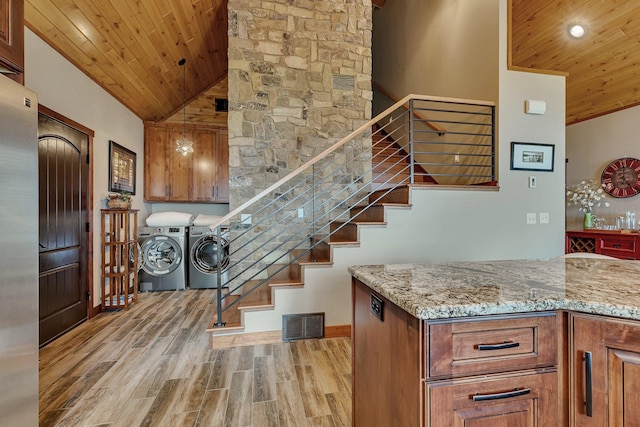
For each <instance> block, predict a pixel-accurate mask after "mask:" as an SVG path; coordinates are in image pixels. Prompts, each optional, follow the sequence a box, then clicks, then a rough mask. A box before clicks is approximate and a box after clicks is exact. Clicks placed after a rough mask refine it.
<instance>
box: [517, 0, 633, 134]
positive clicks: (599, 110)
mask: <svg viewBox="0 0 640 427" xmlns="http://www.w3.org/2000/svg"><path fill="white" fill-rule="evenodd" d="M511 2H512V13H511V28H512V31H511V32H512V39H511V48H512V49H511V54H512V65H514V66H519V67H525V68H535V69H541V70H553V71H559V72H564V73H567V124H571V123H576V122H579V121H583V120H588V119H590V118H594V117H597V116H601V115H603V114H607V113H610V112H613V111H617V110H620V109H623V108H628V107H632V106H635V105H638V104H640V80H639V77H640V1H637V0H538V1H532V0H511ZM574 23H579V24H582V25H584V26H585V27H586V28H587V33H586V36H585V37H583V38H581V39H573V38H571V37H570V36H569V32H568V28H569V25H570V24H574Z"/></svg>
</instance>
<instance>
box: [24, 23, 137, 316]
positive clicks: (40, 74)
mask: <svg viewBox="0 0 640 427" xmlns="http://www.w3.org/2000/svg"><path fill="white" fill-rule="evenodd" d="M24 60H25V86H26V87H28V88H29V89H31V90H33V91H35V92H37V93H38V98H39V102H40V104H42V105H44V106H46V107H48V108H50V109H52V110H54V111H55V112H57V113H59V114H62V115H64V116H66V117H68V118H70V119H71V120H73V121H75V122H78V123H80V124H81V125H83V126H86V127H87V128H89V129H92V130H93V131H94V132H95V136H94V139H93V159H92V163H93V210H94V211H93V227H94V230H93V255H94V257H93V261H94V262H93V295H94V305H98V304H99V303H100V295H101V292H100V253H101V252H100V250H101V249H100V209H101V208H105V207H106V203H105V201H104V199H105V198H106V196H107V193H108V192H109V188H108V173H109V163H108V155H109V140H114V141H116V142H117V143H118V144H120V145H122V146H124V147H127V148H128V149H130V150H132V151H134V152H135V153H136V154H137V158H136V160H137V163H136V195H135V196H134V198H133V207H134V208H136V209H140V213H139V215H140V217H141V218H144V217H146V215H147V212H148V210H149V206H148V205H146V204H145V203H143V200H142V197H143V183H144V179H143V173H144V163H143V153H144V132H143V131H144V128H143V124H142V120H141V119H139V118H138V117H137V116H136V115H135V114H133V113H132V112H131V111H130V110H129V109H127V108H126V107H125V106H124V105H122V104H120V103H119V102H118V101H116V100H115V98H113V97H112V96H111V95H109V94H108V93H107V92H106V91H105V90H104V89H102V88H101V87H100V86H98V85H97V84H96V83H95V82H94V81H93V80H91V79H89V78H88V77H87V76H86V75H85V74H83V73H82V72H81V71H80V70H78V69H77V68H76V67H75V66H74V65H72V64H71V63H70V62H69V61H67V60H66V59H65V58H64V57H62V56H61V55H60V54H58V53H57V52H56V51H55V50H53V49H52V48H51V47H50V46H49V45H47V44H46V43H45V42H44V41H42V40H41V39H40V38H39V37H38V36H36V35H35V34H34V33H33V32H31V31H30V30H29V29H28V28H25V58H24Z"/></svg>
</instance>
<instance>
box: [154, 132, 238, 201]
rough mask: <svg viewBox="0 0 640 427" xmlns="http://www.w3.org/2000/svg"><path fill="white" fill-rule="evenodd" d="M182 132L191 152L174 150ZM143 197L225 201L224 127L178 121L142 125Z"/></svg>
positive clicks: (226, 153) (226, 146) (226, 152)
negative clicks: (184, 152) (176, 122)
mask: <svg viewBox="0 0 640 427" xmlns="http://www.w3.org/2000/svg"><path fill="white" fill-rule="evenodd" d="M183 132H186V137H187V138H188V139H190V140H191V141H193V149H194V152H193V153H192V154H188V155H186V156H183V155H182V154H180V153H179V152H177V151H176V143H175V141H176V140H177V139H181V138H182V136H183ZM144 135H145V137H144V153H145V156H144V165H145V171H144V172H145V177H144V197H145V200H146V201H148V202H197V203H228V202H229V144H228V133H227V130H226V129H220V128H215V127H207V126H193V125H187V126H186V129H185V127H183V125H182V124H180V125H178V124H149V123H145V128H144Z"/></svg>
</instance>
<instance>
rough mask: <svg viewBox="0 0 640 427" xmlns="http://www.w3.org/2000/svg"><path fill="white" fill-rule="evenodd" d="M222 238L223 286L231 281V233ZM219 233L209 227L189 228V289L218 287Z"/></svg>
mask: <svg viewBox="0 0 640 427" xmlns="http://www.w3.org/2000/svg"><path fill="white" fill-rule="evenodd" d="M221 238H222V242H221V243H222V246H221V253H222V258H221V261H222V264H221V265H222V270H221V271H222V274H221V281H222V286H225V285H226V284H227V282H228V281H229V240H228V239H229V231H228V230H224V229H223V232H222V233H221ZM218 258H219V257H218V233H217V231H212V230H211V229H210V228H209V227H194V226H192V227H189V260H190V262H189V287H190V288H192V289H194V288H217V287H218Z"/></svg>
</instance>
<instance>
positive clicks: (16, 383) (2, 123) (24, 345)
mask: <svg viewBox="0 0 640 427" xmlns="http://www.w3.org/2000/svg"><path fill="white" fill-rule="evenodd" d="M0 418H1V419H0V425H6V426H21V427H22V426H26V427H29V426H37V425H38V99H37V95H36V94H35V93H34V92H31V91H29V90H27V89H26V88H24V86H21V85H19V84H18V83H16V82H14V81H13V80H11V79H9V78H8V77H6V76H3V75H0Z"/></svg>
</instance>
